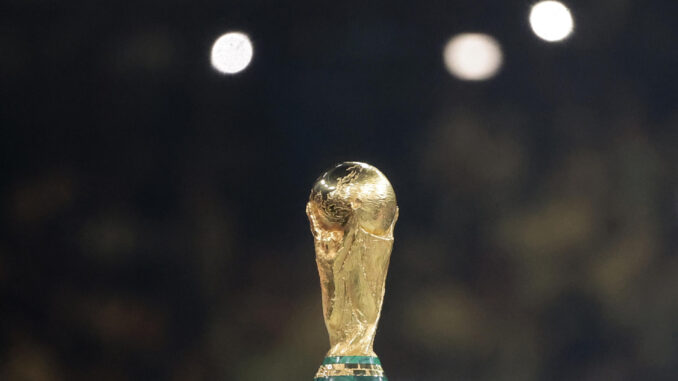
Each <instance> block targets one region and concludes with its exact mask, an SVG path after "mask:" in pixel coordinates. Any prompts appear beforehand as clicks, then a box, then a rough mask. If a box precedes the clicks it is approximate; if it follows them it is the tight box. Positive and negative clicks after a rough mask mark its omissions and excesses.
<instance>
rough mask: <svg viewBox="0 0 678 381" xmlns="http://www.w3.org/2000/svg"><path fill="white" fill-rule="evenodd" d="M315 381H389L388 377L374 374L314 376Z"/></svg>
mask: <svg viewBox="0 0 678 381" xmlns="http://www.w3.org/2000/svg"><path fill="white" fill-rule="evenodd" d="M313 380H314V381H388V378H386V377H374V376H332V377H320V378H314V379H313Z"/></svg>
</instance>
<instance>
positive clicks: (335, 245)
mask: <svg viewBox="0 0 678 381" xmlns="http://www.w3.org/2000/svg"><path fill="white" fill-rule="evenodd" d="M306 214H307V215H308V219H309V221H310V223H311V232H312V233H313V238H314V241H315V253H316V263H317V265H318V273H319V275H320V286H321V290H322V304H323V315H324V318H325V325H326V327H327V332H328V333H329V338H330V350H329V351H328V352H327V355H326V357H325V360H324V361H323V364H322V365H321V366H320V369H318V372H317V373H316V376H315V381H353V380H355V381H386V380H387V378H386V376H385V375H384V371H383V369H382V367H381V362H380V361H379V358H378V357H377V355H376V354H375V353H374V350H373V349H372V346H373V343H374V336H375V334H376V330H377V323H378V321H379V316H380V314H381V306H382V303H383V301H384V290H385V285H386V273H387V271H388V264H389V260H390V257H391V249H392V247H393V227H394V226H395V223H396V220H397V219H398V205H397V204H396V198H395V192H394V191H393V188H392V187H391V184H390V183H389V181H388V179H387V178H386V176H384V175H383V174H382V173H381V172H380V171H379V170H378V169H377V168H375V167H373V166H371V165H369V164H365V163H359V162H345V163H342V164H339V165H337V166H335V167H334V168H332V169H330V170H328V171H327V172H325V173H324V174H323V175H322V176H320V178H318V180H316V182H315V184H314V185H313V189H312V190H311V195H310V197H309V201H308V204H307V205H306Z"/></svg>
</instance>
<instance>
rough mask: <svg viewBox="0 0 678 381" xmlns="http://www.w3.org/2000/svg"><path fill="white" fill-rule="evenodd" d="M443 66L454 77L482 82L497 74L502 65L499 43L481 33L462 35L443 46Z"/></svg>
mask: <svg viewBox="0 0 678 381" xmlns="http://www.w3.org/2000/svg"><path fill="white" fill-rule="evenodd" d="M443 58H444V60H445V66H447V70H449V71H450V73H452V75H454V76H455V77H457V78H459V79H463V80H467V81H482V80H485V79H489V78H491V77H493V76H494V75H495V74H497V71H499V68H500V67H501V64H502V60H503V58H502V53H501V48H500V47H499V43H498V42H497V40H495V39H494V38H493V37H492V36H488V35H486V34H482V33H462V34H458V35H456V36H454V37H453V38H452V39H450V41H449V42H448V43H447V45H445V50H444V52H443Z"/></svg>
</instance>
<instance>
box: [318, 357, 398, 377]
mask: <svg viewBox="0 0 678 381" xmlns="http://www.w3.org/2000/svg"><path fill="white" fill-rule="evenodd" d="M313 380H314V381H388V379H387V378H386V376H385V375H384V370H383V369H382V367H381V361H379V358H378V357H370V356H333V357H325V360H324V361H323V364H322V365H321V366H320V368H319V369H318V373H316V375H315V378H313Z"/></svg>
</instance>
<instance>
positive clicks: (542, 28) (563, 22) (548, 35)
mask: <svg viewBox="0 0 678 381" xmlns="http://www.w3.org/2000/svg"><path fill="white" fill-rule="evenodd" d="M530 26H531V27H532V31H534V34H536V35H537V36H538V37H539V38H541V39H542V40H545V41H549V42H556V41H561V40H564V39H565V38H567V37H568V36H569V35H570V34H572V28H573V27H574V20H573V19H572V13H570V10H569V9H568V8H567V7H566V6H565V5H563V3H560V2H558V1H542V2H539V3H537V4H535V5H534V6H533V7H532V10H531V11H530Z"/></svg>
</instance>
